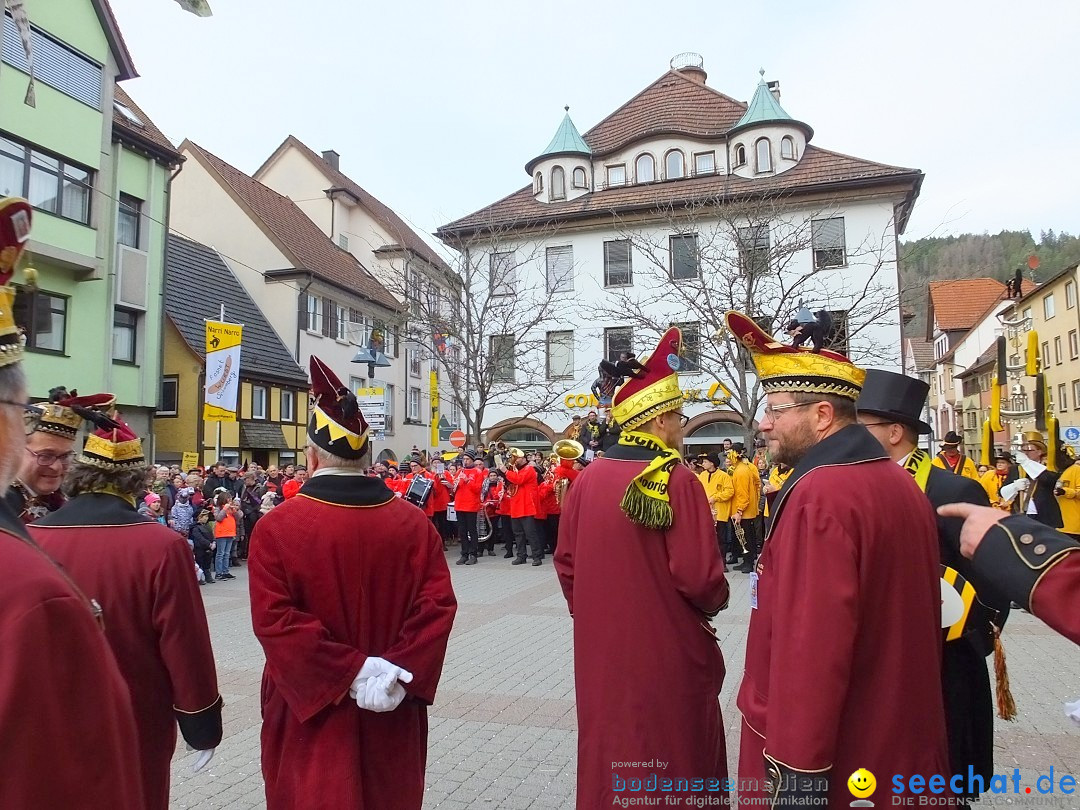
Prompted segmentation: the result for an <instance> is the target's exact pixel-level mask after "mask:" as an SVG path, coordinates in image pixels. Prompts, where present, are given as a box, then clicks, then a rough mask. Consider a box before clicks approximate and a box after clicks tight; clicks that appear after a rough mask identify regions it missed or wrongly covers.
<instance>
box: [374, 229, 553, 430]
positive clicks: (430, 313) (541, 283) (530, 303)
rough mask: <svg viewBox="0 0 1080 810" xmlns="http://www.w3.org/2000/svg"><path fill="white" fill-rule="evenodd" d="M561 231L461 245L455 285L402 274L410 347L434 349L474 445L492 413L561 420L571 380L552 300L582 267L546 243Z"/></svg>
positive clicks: (512, 232)
mask: <svg viewBox="0 0 1080 810" xmlns="http://www.w3.org/2000/svg"><path fill="white" fill-rule="evenodd" d="M556 232H557V229H555V228H554V227H552V226H537V227H529V226H528V225H527V224H526V223H520V222H518V223H513V224H510V225H505V226H495V225H492V226H491V227H489V228H487V229H484V230H482V231H481V232H480V233H477V234H476V235H475V236H472V237H470V238H467V239H462V240H461V241H459V242H457V243H455V244H453V245H452V247H453V248H455V250H456V251H457V256H456V258H455V259H454V260H452V262H451V269H452V271H453V272H452V275H451V276H450V277H449V278H443V279H433V278H432V277H430V276H425V275H424V273H423V272H421V271H420V270H418V269H416V268H414V267H409V266H406V265H399V266H398V270H399V272H398V273H397V274H396V277H397V279H398V281H397V282H395V283H392V284H390V285H389V288H390V290H391V292H393V293H394V294H395V295H396V296H397V297H398V298H400V299H401V300H403V301H404V302H406V306H407V308H408V325H407V327H406V332H407V335H408V337H409V338H411V339H413V340H415V341H417V342H419V343H421V344H422V345H424V346H425V351H426V352H427V353H429V354H430V355H431V356H432V358H433V359H434V361H435V362H436V363H437V367H438V369H439V372H440V387H441V388H442V389H443V391H444V392H446V391H449V392H450V396H451V397H452V398H453V401H454V402H455V403H456V405H457V407H458V409H459V411H460V412H461V414H462V418H463V420H464V423H465V424H464V426H463V427H464V430H465V433H466V435H467V436H468V437H469V441H470V442H472V443H479V441H480V434H481V432H482V430H483V429H484V427H485V417H486V414H487V413H488V411H489V410H490V409H492V408H495V407H500V408H507V409H512V410H513V411H514V413H515V414H517V415H519V416H520V417H522V418H525V417H530V416H536V415H539V414H543V413H549V412H551V411H552V409H553V407H554V405H555V404H556V403H557V402H558V401H560V400H561V399H562V398H563V397H564V396H565V391H564V387H565V379H564V378H563V377H562V376H561V375H560V374H558V373H554V374H553V373H552V371H553V369H552V368H551V361H552V360H553V359H554V360H555V362H557V358H549V357H548V346H547V337H546V329H547V327H548V326H550V325H552V324H556V323H557V322H558V320H559V316H560V315H561V314H562V313H560V312H558V311H557V308H556V303H555V302H554V300H553V297H552V295H551V294H550V293H551V292H552V290H553V289H558V288H559V286H560V285H561V284H563V283H564V282H565V281H566V280H567V279H568V278H572V274H573V267H572V266H570V265H569V264H567V263H565V262H561V261H560V257H559V256H558V255H552V254H551V251H552V250H558V248H550V249H549V248H548V247H547V245H546V243H547V241H548V240H550V239H551V238H552V237H553V236H554V235H555V233H556Z"/></svg>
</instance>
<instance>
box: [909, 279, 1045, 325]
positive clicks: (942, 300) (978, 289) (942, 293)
mask: <svg viewBox="0 0 1080 810" xmlns="http://www.w3.org/2000/svg"><path fill="white" fill-rule="evenodd" d="M1034 289H1035V283H1034V282H1032V281H1028V280H1027V279H1025V280H1024V283H1023V292H1024V293H1025V294H1026V293H1028V292H1030V291H1031V290H1034ZM1004 298H1005V285H1004V284H1002V283H1001V282H1000V281H998V280H997V279H993V278H955V279H947V280H945V281H931V282H930V317H929V318H928V319H927V321H928V323H927V329H928V330H929V332H932V331H933V329H934V324H935V323H936V324H937V326H938V328H939V329H941V331H943V332H953V331H957V330H961V329H963V330H967V329H970V328H971V327H973V326H974V325H975V324H976V323H978V322H979V321H980V320H981V319H982V316H983V315H985V314H986V311H987V310H988V309H989V308H990V307H992V306H993V305H994V304H995V303H996V302H997V301H1000V300H1004Z"/></svg>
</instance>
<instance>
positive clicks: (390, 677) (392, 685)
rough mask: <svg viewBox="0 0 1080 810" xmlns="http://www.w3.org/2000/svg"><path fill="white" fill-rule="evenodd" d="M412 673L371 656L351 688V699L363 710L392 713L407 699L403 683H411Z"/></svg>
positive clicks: (383, 659)
mask: <svg viewBox="0 0 1080 810" xmlns="http://www.w3.org/2000/svg"><path fill="white" fill-rule="evenodd" d="M412 679H413V676H412V673H411V672H409V671H408V670H407V669H402V668H401V667H399V666H395V665H394V664H391V663H390V662H389V661H387V660H386V659H385V658H379V657H377V656H369V657H368V659H367V660H366V661H365V662H364V665H363V666H362V667H361V668H360V672H358V673H357V675H356V677H355V678H354V679H353V682H352V686H350V687H349V697H351V698H353V699H354V700H355V701H356V705H357V706H359V707H360V708H361V709H367V710H368V711H371V712H390V711H393V710H394V709H396V708H397V707H398V706H399V705H401V701H403V700H404V699H405V687H403V686H402V684H403V683H410V682H411V681H412Z"/></svg>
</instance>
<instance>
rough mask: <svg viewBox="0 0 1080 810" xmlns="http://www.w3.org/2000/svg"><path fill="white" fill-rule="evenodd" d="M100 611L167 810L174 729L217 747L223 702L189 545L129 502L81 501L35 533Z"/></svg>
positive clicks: (152, 780) (150, 805) (151, 787)
mask: <svg viewBox="0 0 1080 810" xmlns="http://www.w3.org/2000/svg"><path fill="white" fill-rule="evenodd" d="M29 530H30V533H31V535H32V536H33V537H34V539H35V540H36V541H37V542H38V543H39V544H40V545H41V547H42V548H43V549H45V551H46V552H47V553H48V554H49V555H50V556H51V557H52V558H53V559H55V560H56V561H57V562H58V563H60V564H61V565H62V566H63V567H64V569H65V570H66V571H67V572H68V573H69V574H70V575H71V578H72V579H73V580H75V583H76V584H77V585H78V586H79V587H80V588H81V589H82V590H83V592H84V593H86V594H87V595H88V596H90V597H91V598H93V599H96V600H97V601H98V602H99V603H100V604H101V607H102V610H103V611H104V615H105V637H106V638H107V639H108V640H109V646H110V647H111V648H112V650H113V653H114V654H115V655H116V660H117V662H118V663H119V664H120V671H121V672H122V673H123V675H124V680H125V681H127V686H128V691H129V693H130V694H131V702H132V706H133V708H134V710H135V725H136V727H137V732H138V736H137V742H138V747H139V754H138V756H137V757H136V762H137V763H138V764H139V766H140V769H141V772H142V782H143V795H144V797H145V799H146V804H145V807H146V808H147V810H168V807H169V782H170V777H171V771H170V767H171V763H172V758H173V754H174V753H175V752H176V727H177V723H179V725H180V731H181V733H182V734H183V736H184V739H185V740H186V741H187V742H188V744H189V745H191V746H192V747H193V748H195V749H198V750H202V749H207V748H216V747H217V745H218V744H219V743H220V742H221V706H222V702H221V696H220V695H219V694H218V686H217V670H216V668H215V666H214V651H213V650H212V649H211V647H210V631H209V629H208V628H207V625H206V611H205V609H204V608H203V602H202V597H201V596H200V594H199V585H198V581H197V580H196V578H195V561H194V558H193V557H192V554H191V549H190V548H189V547H188V544H187V542H186V541H185V540H184V539H183V538H181V537H180V535H178V534H177V533H176V532H174V531H173V530H172V529H167V528H166V527H164V526H162V525H161V524H159V523H154V522H151V521H148V520H147V519H146V518H144V517H142V516H141V515H139V513H138V512H136V511H135V507H134V506H132V505H129V504H128V503H127V502H126V501H124V500H122V499H120V498H118V497H116V496H114V495H105V494H87V495H80V496H79V497H77V498H74V499H72V500H70V501H68V503H67V505H65V506H64V507H63V508H61V509H59V510H58V511H56V512H53V513H52V514H49V515H46V516H45V517H43V518H42V519H41V520H39V521H37V522H36V523H34V524H32V525H31V526H30V527H29Z"/></svg>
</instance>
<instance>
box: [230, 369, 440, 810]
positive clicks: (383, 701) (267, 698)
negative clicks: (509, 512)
mask: <svg viewBox="0 0 1080 810" xmlns="http://www.w3.org/2000/svg"><path fill="white" fill-rule="evenodd" d="M311 379H312V397H313V406H312V415H311V421H310V422H309V424H308V442H309V443H308V447H307V449H306V456H307V466H308V470H309V471H311V473H312V474H311V477H310V478H309V479H308V480H307V481H306V482H305V483H304V486H303V487H302V488H301V490H300V492H299V493H298V494H297V496H296V497H294V498H292V499H290V500H288V501H286V502H285V503H283V504H282V505H280V506H278V507H277V508H275V509H274V510H273V511H271V512H270V513H269V514H267V515H266V516H265V517H263V518H262V519H261V520H260V521H259V522H258V523H257V524H256V525H255V532H254V537H253V538H252V543H251V549H252V550H251V556H250V559H249V562H248V570H249V577H250V588H251V620H252V624H253V626H254V629H255V635H256V637H257V638H258V639H259V642H260V643H261V644H262V647H263V651H264V652H265V653H266V668H265V670H264V671H263V683H262V713H263V726H262V770H263V778H264V779H265V781H266V804H267V808H268V810H295V808H334V810H337V808H350V810H420V806H421V804H422V803H423V799H424V771H425V766H426V760H427V707H428V706H429V705H430V704H431V703H432V701H433V700H434V698H435V689H436V686H437V685H438V682H439V677H440V675H441V674H442V665H443V658H444V657H445V654H446V642H447V639H448V637H449V635H450V628H451V626H452V625H453V621H454V614H455V612H456V610H457V601H456V600H455V598H454V592H453V588H452V587H451V584H450V571H449V569H448V568H447V566H446V558H445V556H444V555H443V547H442V539H441V538H440V537H439V534H438V532H437V531H436V530H435V527H434V525H432V523H431V521H430V520H428V519H427V517H426V516H425V515H424V513H423V511H422V510H420V509H418V508H417V507H415V506H413V505H412V504H410V503H408V502H407V501H405V500H404V499H402V498H396V497H395V496H394V493H393V492H391V491H390V490H389V489H388V488H387V487H386V484H384V483H383V481H382V479H380V478H370V477H368V476H367V475H366V474H365V471H366V469H367V468H368V467H369V466H370V465H371V449H370V448H371V444H370V442H369V441H368V426H367V423H366V422H365V421H364V417H363V414H362V413H360V409H359V406H358V404H357V401H356V397H355V396H354V395H353V394H352V393H350V392H349V390H348V389H347V388H345V387H344V386H343V385H342V384H341V382H340V381H339V380H338V378H337V376H335V375H334V373H333V372H332V371H331V370H330V369H329V368H327V367H326V365H325V364H323V363H322V361H320V360H319V359H318V358H317V357H312V358H311Z"/></svg>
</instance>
